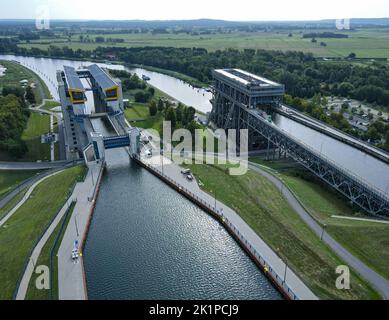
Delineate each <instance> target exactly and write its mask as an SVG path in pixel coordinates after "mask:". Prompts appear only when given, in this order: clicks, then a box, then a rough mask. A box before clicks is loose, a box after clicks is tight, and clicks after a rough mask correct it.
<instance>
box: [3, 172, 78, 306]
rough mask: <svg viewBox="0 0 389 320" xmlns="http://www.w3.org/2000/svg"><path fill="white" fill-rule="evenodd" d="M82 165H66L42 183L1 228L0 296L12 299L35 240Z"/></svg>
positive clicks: (62, 202) (56, 208)
mask: <svg viewBox="0 0 389 320" xmlns="http://www.w3.org/2000/svg"><path fill="white" fill-rule="evenodd" d="M84 171H85V168H84V167H82V166H77V167H73V168H70V169H66V170H64V171H62V172H60V173H58V174H57V175H55V176H53V177H50V178H47V179H46V180H45V181H43V182H42V183H40V184H39V185H38V186H37V187H36V188H35V190H34V191H33V193H32V194H31V196H30V198H29V199H28V200H27V202H26V203H24V204H23V205H22V206H21V207H20V208H19V209H18V210H17V212H15V214H14V215H13V216H12V217H11V218H10V219H9V220H8V221H7V222H6V224H5V225H4V226H3V227H2V228H0V284H1V285H0V300H5V299H11V298H12V295H13V293H14V292H15V290H16V285H17V281H18V279H19V277H20V276H21V274H22V272H23V267H24V264H25V261H26V259H27V258H28V256H29V253H30V251H31V250H32V249H33V247H34V244H35V242H36V241H37V240H38V239H39V238H40V237H41V235H42V234H43V232H44V231H45V229H46V228H47V226H48V225H49V224H50V222H51V221H52V219H53V218H54V216H55V214H56V213H57V212H58V210H59V209H60V208H61V207H62V206H63V204H64V203H65V200H66V198H67V197H68V195H69V193H70V192H72V186H73V185H74V183H75V182H76V181H77V180H78V179H82V177H83V176H84Z"/></svg>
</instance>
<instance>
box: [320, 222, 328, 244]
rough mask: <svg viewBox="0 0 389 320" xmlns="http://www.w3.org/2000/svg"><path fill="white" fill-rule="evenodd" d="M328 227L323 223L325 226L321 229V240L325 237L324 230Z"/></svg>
mask: <svg viewBox="0 0 389 320" xmlns="http://www.w3.org/2000/svg"><path fill="white" fill-rule="evenodd" d="M326 227H327V225H326V224H323V228H322V230H321V235H320V240H323V237H324V230H325V228H326Z"/></svg>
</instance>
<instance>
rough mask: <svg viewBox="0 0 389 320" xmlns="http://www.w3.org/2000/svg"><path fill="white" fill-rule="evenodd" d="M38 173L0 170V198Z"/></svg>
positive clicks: (34, 171)
mask: <svg viewBox="0 0 389 320" xmlns="http://www.w3.org/2000/svg"><path fill="white" fill-rule="evenodd" d="M39 172H40V171H39V170H0V197H1V196H2V195H4V194H5V193H7V192H8V191H10V190H12V189H13V188H15V187H16V186H17V185H18V184H20V183H21V182H23V181H24V180H26V179H28V178H31V177H33V176H34V175H36V174H38V173H39Z"/></svg>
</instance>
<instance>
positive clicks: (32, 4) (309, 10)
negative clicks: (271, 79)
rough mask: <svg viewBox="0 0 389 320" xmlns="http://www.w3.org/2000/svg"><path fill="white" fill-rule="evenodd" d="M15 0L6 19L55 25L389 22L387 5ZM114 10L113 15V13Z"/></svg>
mask: <svg viewBox="0 0 389 320" xmlns="http://www.w3.org/2000/svg"><path fill="white" fill-rule="evenodd" d="M106 3H107V2H106V1H102V0H83V1H79V0H67V1H61V0H15V1H10V2H7V3H2V4H0V9H1V10H0V19H1V20H5V19H6V20H29V19H35V18H37V17H39V15H40V14H41V12H42V10H46V12H48V15H49V16H50V18H51V19H53V20H114V21H116V20H117V21H128V20H146V21H156V20H159V21H166V20H198V19H212V20H226V21H232V22H234V21H235V22H268V21H276V22H283V21H319V20H332V19H344V18H354V19H364V18H366V19H372V18H377V19H379V18H386V17H389V5H388V3H387V0H371V1H369V2H368V3H367V2H364V3H357V4H356V3H355V1H351V0H344V1H338V0H327V1H325V2H324V1H312V0H311V1H310V0H295V1H282V0H279V1H271V2H269V1H260V0H240V1H239V2H235V1H223V2H222V3H220V1H209V0H197V1H196V2H189V1H188V2H186V3H183V1H180V0H165V1H158V0H149V1H147V2H135V3H132V2H128V1H126V0H112V1H110V2H109V6H108V7H107V5H106ZM110 9H112V10H110Z"/></svg>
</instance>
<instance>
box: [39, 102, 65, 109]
mask: <svg viewBox="0 0 389 320" xmlns="http://www.w3.org/2000/svg"><path fill="white" fill-rule="evenodd" d="M60 105H61V104H60V103H59V102H57V101H45V104H44V105H43V106H42V107H41V109H44V110H48V111H50V110H51V109H53V108H55V107H58V106H60Z"/></svg>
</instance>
